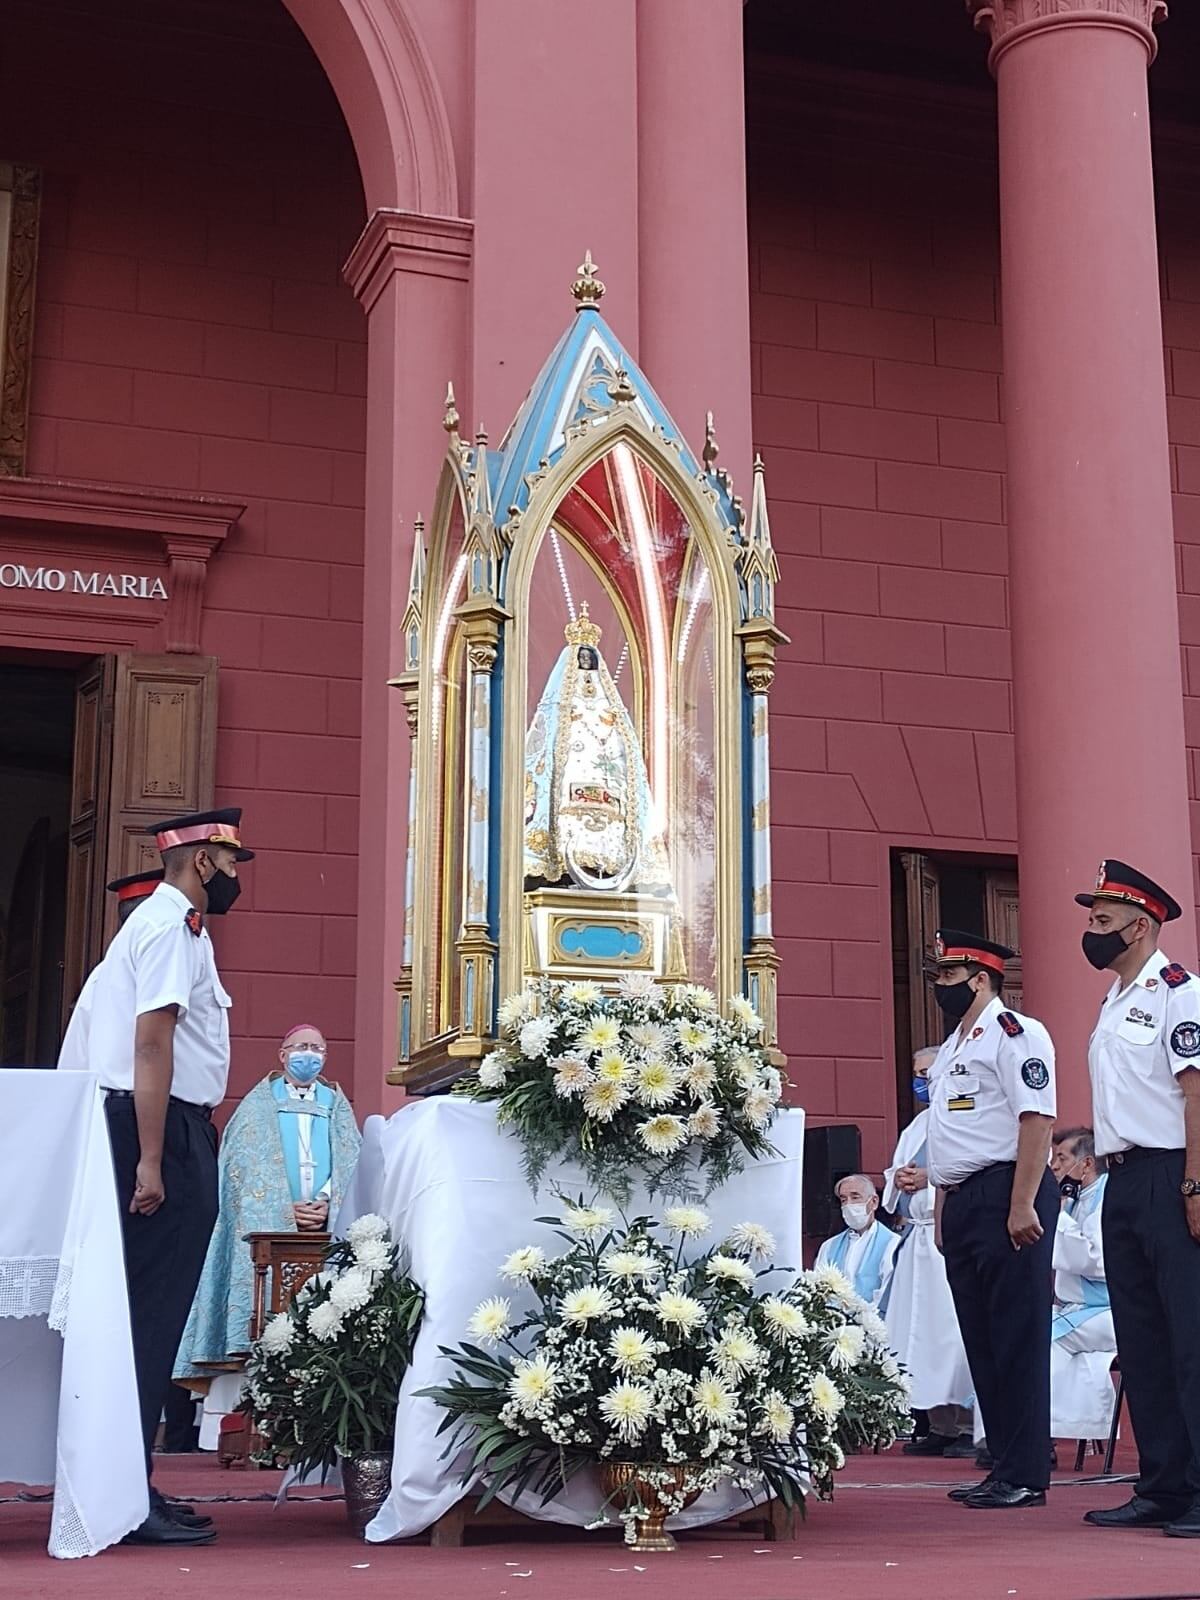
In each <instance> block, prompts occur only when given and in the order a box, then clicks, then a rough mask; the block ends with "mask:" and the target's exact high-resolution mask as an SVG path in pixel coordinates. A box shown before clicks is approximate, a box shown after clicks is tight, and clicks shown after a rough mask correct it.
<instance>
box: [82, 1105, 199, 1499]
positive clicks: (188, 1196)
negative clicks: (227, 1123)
mask: <svg viewBox="0 0 1200 1600" xmlns="http://www.w3.org/2000/svg"><path fill="white" fill-rule="evenodd" d="M105 1110H106V1112H107V1113H108V1137H109V1140H110V1142H111V1144H112V1153H113V1168H114V1170H115V1172H116V1179H117V1201H118V1203H119V1205H120V1207H121V1224H122V1229H123V1232H124V1235H125V1281H126V1283H127V1285H128V1288H129V1322H130V1327H131V1330H132V1333H133V1360H134V1366H135V1367H136V1369H137V1385H138V1402H139V1405H140V1407H141V1413H142V1438H143V1440H144V1442H145V1447H146V1476H147V1477H149V1476H150V1470H151V1460H150V1456H151V1451H152V1450H153V1448H154V1436H155V1434H156V1433H157V1431H158V1421H159V1417H160V1416H161V1415H162V1411H163V1407H164V1406H165V1405H166V1403H167V1397H168V1393H169V1390H170V1386H171V1372H172V1370H173V1368H174V1366H175V1357H176V1355H177V1354H178V1352H179V1341H180V1338H181V1337H182V1335H183V1330H184V1326H185V1325H186V1323H187V1319H188V1313H189V1311H190V1310H191V1308H192V1300H193V1297H194V1296H195V1293H196V1285H197V1284H198V1283H199V1282H200V1273H201V1271H202V1270H203V1267H204V1257H205V1255H206V1253H207V1251H208V1241H209V1239H210V1238H211V1237H212V1231H213V1227H214V1226H215V1224H216V1220H217V1130H216V1129H215V1128H214V1127H213V1125H212V1122H211V1121H210V1120H209V1118H207V1117H206V1116H204V1115H203V1114H202V1113H201V1112H200V1111H198V1110H196V1109H194V1108H192V1107H188V1106H184V1105H181V1104H180V1103H179V1102H178V1101H176V1100H172V1101H171V1102H170V1103H169V1104H168V1106H167V1123H166V1129H165V1135H164V1139H163V1161H162V1175H163V1190H164V1193H165V1195H166V1198H165V1199H164V1201H163V1203H162V1205H161V1206H159V1208H158V1210H157V1211H156V1212H155V1213H154V1215H153V1216H149V1217H143V1216H140V1215H138V1214H137V1213H136V1212H131V1211H130V1210H129V1202H130V1200H131V1199H132V1198H133V1189H134V1183H135V1180H136V1176H137V1164H138V1157H139V1153H140V1147H139V1145H138V1132H137V1118H136V1116H135V1114H134V1107H133V1101H132V1099H127V1098H124V1097H117V1096H114V1095H109V1097H108V1099H107V1101H106V1102H105Z"/></svg>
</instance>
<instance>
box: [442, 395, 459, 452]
mask: <svg viewBox="0 0 1200 1600" xmlns="http://www.w3.org/2000/svg"><path fill="white" fill-rule="evenodd" d="M458 421H459V418H458V406H457V404H456V403H455V399H454V385H453V384H452V383H448V384H447V385H446V415H445V416H444V417H443V418H442V427H443V428H445V430H446V432H447V433H448V434H449V435H450V437H451V438H452V439H457V438H458Z"/></svg>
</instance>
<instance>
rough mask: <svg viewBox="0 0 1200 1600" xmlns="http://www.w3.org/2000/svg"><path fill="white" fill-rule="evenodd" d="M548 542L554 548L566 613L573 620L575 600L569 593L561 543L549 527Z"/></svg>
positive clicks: (569, 587)
mask: <svg viewBox="0 0 1200 1600" xmlns="http://www.w3.org/2000/svg"><path fill="white" fill-rule="evenodd" d="M550 544H551V547H552V548H553V550H554V561H555V565H556V566H557V567H558V578H559V582H560V583H561V584H562V592H563V599H564V600H565V601H566V602H567V614H568V615H569V616H570V618H571V621H572V622H574V621H575V600H574V597H573V596H572V594H571V585H570V584H569V583H568V582H567V564H566V562H565V561H564V560H563V553H562V545H561V544H560V543H559V542H558V534H557V533H556V532H555V530H554V529H553V528H551V529H550Z"/></svg>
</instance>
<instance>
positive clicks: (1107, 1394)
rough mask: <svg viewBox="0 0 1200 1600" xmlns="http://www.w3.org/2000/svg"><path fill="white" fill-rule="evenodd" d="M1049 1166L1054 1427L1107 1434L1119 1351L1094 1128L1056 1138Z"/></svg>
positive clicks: (1056, 1433)
mask: <svg viewBox="0 0 1200 1600" xmlns="http://www.w3.org/2000/svg"><path fill="white" fill-rule="evenodd" d="M1050 1166H1051V1170H1052V1171H1053V1173H1054V1175H1055V1177H1056V1178H1057V1179H1058V1181H1059V1187H1060V1189H1061V1190H1062V1194H1063V1204H1062V1210H1061V1212H1060V1213H1059V1218H1058V1230H1057V1232H1056V1233H1055V1236H1054V1298H1055V1302H1056V1304H1055V1307H1054V1321H1053V1323H1052V1324H1051V1330H1050V1338H1051V1345H1050V1433H1051V1436H1052V1437H1053V1438H1055V1439H1107V1437H1108V1432H1109V1429H1110V1428H1111V1426H1112V1413H1113V1404H1114V1401H1115V1398H1116V1396H1115V1391H1114V1389H1113V1383H1112V1378H1111V1376H1110V1370H1111V1367H1112V1363H1113V1358H1114V1357H1115V1356H1116V1353H1117V1336H1116V1332H1115V1330H1114V1328H1113V1319H1112V1311H1111V1309H1110V1307H1109V1301H1108V1283H1107V1281H1106V1279H1105V1275H1104V1245H1103V1242H1102V1239H1101V1236H1100V1212H1101V1209H1102V1207H1103V1201H1104V1190H1105V1188H1106V1186H1107V1184H1108V1174H1107V1173H1106V1172H1105V1171H1103V1170H1102V1169H1103V1166H1104V1157H1103V1156H1099V1157H1098V1156H1097V1155H1096V1146H1095V1142H1094V1139H1093V1137H1092V1130H1091V1129H1090V1128H1066V1129H1064V1130H1062V1131H1061V1132H1059V1133H1056V1134H1055V1136H1054V1144H1053V1147H1052V1150H1051V1156H1050Z"/></svg>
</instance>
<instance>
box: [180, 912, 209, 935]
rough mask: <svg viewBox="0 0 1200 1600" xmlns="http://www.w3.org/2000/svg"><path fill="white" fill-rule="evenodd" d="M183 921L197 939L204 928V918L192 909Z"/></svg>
mask: <svg viewBox="0 0 1200 1600" xmlns="http://www.w3.org/2000/svg"><path fill="white" fill-rule="evenodd" d="M183 920H184V921H185V922H186V923H187V925H188V928H189V930H190V931H191V932H192V933H194V934H195V936H196V938H197V939H198V938H199V937H200V930H201V928H202V927H203V926H204V918H203V917H202V916H201V915H200V913H199V912H198V911H197V910H196V909H195V908H194V907H193V908H192V910H191V911H189V912H188V914H187V916H186V917H184V919H183Z"/></svg>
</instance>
